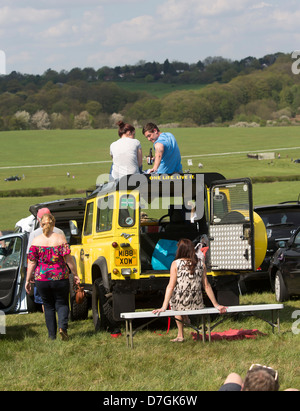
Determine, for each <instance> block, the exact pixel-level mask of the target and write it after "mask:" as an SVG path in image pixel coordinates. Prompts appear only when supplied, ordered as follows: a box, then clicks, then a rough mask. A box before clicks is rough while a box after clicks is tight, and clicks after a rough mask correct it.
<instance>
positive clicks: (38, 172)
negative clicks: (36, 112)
mask: <svg viewBox="0 0 300 411" xmlns="http://www.w3.org/2000/svg"><path fill="white" fill-rule="evenodd" d="M171 131H172V132H174V134H175V136H176V138H177V140H178V142H179V145H180V148H181V152H182V156H183V168H184V169H187V168H188V166H187V159H188V158H192V159H193V164H194V165H193V166H192V167H190V171H192V172H196V171H200V170H199V168H198V163H200V162H201V163H202V164H203V166H204V168H203V169H201V172H202V171H203V172H220V173H222V174H224V175H225V176H226V177H227V178H237V177H262V176H281V177H282V176H284V177H286V178H288V176H298V175H299V174H300V173H299V170H300V165H299V164H294V163H293V162H292V161H291V158H294V159H295V158H300V148H298V149H294V148H293V147H299V146H300V144H299V128H274V129H273V128H261V129H229V128H199V129H175V130H171ZM116 138H117V133H116V130H85V131H79V130H77V131H76V130H72V131H43V132H41V131H26V132H25V131H24V132H1V133H0V144H1V154H2V155H1V160H0V194H1V192H2V191H4V190H6V191H7V190H8V191H9V190H13V189H16V188H17V189H20V190H23V189H27V188H39V187H56V188H59V189H61V190H62V192H63V190H64V188H65V189H66V190H69V189H70V188H71V189H75V190H85V189H87V188H89V187H93V186H94V185H95V182H96V178H97V176H98V175H99V174H102V173H107V172H108V170H109V168H110V163H111V161H110V156H109V145H110V143H111V142H112V141H114V140H115V139H116ZM137 138H138V139H140V141H141V142H142V147H143V152H144V154H147V153H148V152H149V148H150V145H149V143H148V142H147V141H146V140H145V138H144V137H143V136H142V134H141V131H140V130H138V133H137ZM283 148H284V149H286V150H282V149H283ZM262 150H270V151H274V152H276V153H279V152H280V154H281V159H280V160H278V159H276V160H275V161H273V162H272V163H271V162H270V161H256V160H250V159H248V158H247V156H246V153H247V152H260V151H262ZM237 152H243V153H240V154H237ZM221 153H232V154H226V155H225V154H221ZM100 161H102V162H103V163H97V164H81V165H79V164H78V165H65V164H66V163H69V164H70V163H87V162H91V163H93V162H100ZM54 164H62V165H59V166H53V167H39V166H40V165H54ZM33 165H35V166H38V167H36V168H31V167H28V166H33ZM144 167H145V168H146V164H144ZM67 172H70V174H71V178H68V177H67ZM16 174H18V175H20V176H22V175H23V174H24V176H25V179H22V180H21V181H19V182H4V178H5V177H8V176H10V175H16ZM73 176H74V178H73ZM299 193H300V183H299V181H284V182H273V183H257V184H254V203H255V204H267V203H274V202H279V201H285V200H296V199H297V198H298V195H299ZM74 195H75V194H74ZM74 195H73V196H74ZM62 197H63V194H62V195H61V196H60V198H62ZM56 199H58V196H57V195H52V196H47V197H45V196H43V197H35V198H30V197H21V198H13V197H8V198H0V228H1V229H8V228H13V227H14V224H15V222H16V221H18V220H19V219H21V218H23V217H26V216H27V215H29V212H28V208H29V206H30V205H32V204H35V203H38V202H44V201H49V200H56ZM274 302H275V301H274V295H273V294H271V293H264V294H251V295H247V296H243V297H241V304H259V303H274ZM296 310H299V300H298V301H297V300H295V301H289V302H287V303H286V305H285V309H284V311H283V313H282V315H281V330H282V333H281V335H279V336H278V335H277V334H274V335H272V333H271V327H270V326H269V325H268V324H266V323H264V322H261V321H260V320H258V319H254V318H239V319H238V320H236V321H232V320H229V319H228V320H226V321H225V323H223V324H222V325H220V326H218V328H217V329H216V331H224V330H228V329H230V328H234V329H240V328H243V329H256V328H258V329H259V331H261V332H263V333H266V334H267V335H266V336H262V337H258V338H257V339H256V340H243V341H219V342H213V343H212V344H210V345H209V344H207V345H205V346H204V345H203V344H202V343H200V342H195V341H193V339H192V338H191V337H188V338H187V341H186V342H185V343H184V344H178V345H174V344H173V345H172V344H171V343H170V342H169V340H170V339H171V338H173V337H174V336H175V335H176V329H175V328H174V327H173V328H172V329H171V331H170V333H169V334H166V329H165V328H164V329H162V330H159V329H155V328H152V329H148V330H144V331H142V332H140V333H138V334H137V335H136V337H135V347H136V348H135V350H133V351H128V350H127V347H126V343H125V336H124V330H123V335H122V336H121V337H120V338H118V339H112V338H111V336H110V335H109V334H107V333H99V334H95V333H94V329H93V322H92V320H91V318H90V319H89V320H87V321H84V322H75V323H71V324H70V331H69V334H70V337H71V338H70V341H69V342H68V343H63V342H61V341H59V340H57V341H55V342H51V341H48V339H47V332H46V326H45V322H44V317H43V315H42V314H41V313H36V314H30V315H11V316H7V317H6V326H7V328H6V335H2V336H0V363H1V373H0V390H14V391H15V390H67V391H79V390H93V391H96V390H97V391H127V390H129V391H148V392H151V391H154V390H159V391H181V390H191V391H202V390H203V391H204V390H205V391H214V390H217V389H218V388H219V387H220V385H222V383H223V381H224V379H225V378H226V377H227V375H228V373H229V372H233V371H234V372H237V373H239V374H241V375H242V376H243V377H244V376H245V374H246V371H247V369H248V368H249V367H250V365H251V364H252V363H261V364H265V365H269V366H272V367H274V368H276V369H278V371H279V377H280V382H281V390H283V389H286V388H289V387H296V388H298V389H299V388H300V368H299V343H300V336H299V334H298V335H296V334H295V333H292V324H293V321H295V320H293V319H292V314H293V313H294V312H295V311H296ZM90 316H91V313H90ZM298 328H299V327H298ZM154 331H155V332H154Z"/></svg>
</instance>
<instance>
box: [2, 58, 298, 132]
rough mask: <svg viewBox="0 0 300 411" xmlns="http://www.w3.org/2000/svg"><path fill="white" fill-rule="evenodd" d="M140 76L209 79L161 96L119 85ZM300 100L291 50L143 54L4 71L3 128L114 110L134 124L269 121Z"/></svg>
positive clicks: (64, 123)
mask: <svg viewBox="0 0 300 411" xmlns="http://www.w3.org/2000/svg"><path fill="white" fill-rule="evenodd" d="M137 82H138V83H144V84H145V85H147V84H151V83H158V84H159V83H163V82H165V83H171V84H172V85H174V90H176V86H177V85H181V84H185V85H190V84H197V83H198V84H203V85H206V87H203V88H202V89H200V90H197V91H196V90H183V91H178V90H176V91H174V92H172V93H170V94H168V95H165V96H164V97H162V98H160V99H159V98H156V97H154V96H153V95H150V94H148V93H146V92H135V91H128V87H127V89H125V88H123V87H120V85H121V83H128V84H134V83H137ZM144 89H147V86H144ZM133 90H134V88H133ZM299 107H300V76H295V75H293V74H292V72H291V58H290V56H289V55H283V54H280V53H277V54H275V55H269V56H265V57H264V58H262V59H256V58H253V57H247V58H245V59H243V60H241V61H234V62H232V61H230V60H228V59H224V58H222V57H208V58H206V59H205V60H204V61H198V62H197V63H196V64H187V63H183V62H178V61H173V62H170V61H169V60H168V59H166V60H165V62H164V63H163V64H159V63H156V62H152V63H151V62H145V61H140V62H139V63H138V64H136V65H134V66H129V65H125V66H123V67H121V66H118V67H115V68H109V67H102V68H100V69H99V70H95V69H93V68H85V69H80V68H74V69H72V70H71V71H70V72H67V71H61V72H60V73H58V72H56V71H54V70H51V69H49V70H47V71H46V72H45V73H44V74H43V75H41V76H39V75H37V76H34V75H27V74H24V75H23V74H20V73H17V72H12V73H11V74H9V75H7V76H0V130H24V129H49V128H54V129H55V128H61V129H71V128H81V129H84V128H105V127H111V126H114V124H112V119H113V116H121V117H122V118H125V119H126V120H128V121H130V122H132V123H133V122H134V123H135V124H138V123H140V124H141V123H143V122H145V121H148V120H152V121H155V122H157V123H160V124H162V123H164V124H166V123H178V124H180V125H185V126H202V125H206V124H210V123H218V124H222V123H229V122H232V121H258V122H261V124H265V123H266V121H267V120H269V119H274V118H275V119H277V118H279V117H280V113H285V116H286V114H290V116H295V115H296V114H297V113H298V110H299ZM282 110H283V111H282ZM298 114H299V113H298ZM278 116H279V117H278Z"/></svg>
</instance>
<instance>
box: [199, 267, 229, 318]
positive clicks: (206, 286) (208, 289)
mask: <svg viewBox="0 0 300 411" xmlns="http://www.w3.org/2000/svg"><path fill="white" fill-rule="evenodd" d="M202 284H203V288H204V289H205V292H206V294H207V296H208V298H209V299H210V301H211V302H212V305H213V306H214V307H215V308H217V309H218V310H219V311H220V314H224V313H226V312H227V308H226V307H224V306H223V305H220V304H219V303H218V302H217V300H216V297H215V294H214V292H213V290H212V288H211V285H210V284H209V282H208V279H207V275H206V266H205V264H204V269H203V277H202Z"/></svg>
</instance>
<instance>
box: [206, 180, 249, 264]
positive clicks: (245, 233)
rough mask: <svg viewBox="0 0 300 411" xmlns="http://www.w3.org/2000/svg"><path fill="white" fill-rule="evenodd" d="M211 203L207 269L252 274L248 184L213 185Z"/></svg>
mask: <svg viewBox="0 0 300 411" xmlns="http://www.w3.org/2000/svg"><path fill="white" fill-rule="evenodd" d="M210 199H211V201H210V229H209V238H210V253H209V254H210V264H209V265H210V269H211V270H212V271H252V270H255V254H254V253H255V249H254V223H253V200H252V183H251V180H250V179H248V178H246V179H239V180H223V181H216V182H213V183H212V185H211V188H210Z"/></svg>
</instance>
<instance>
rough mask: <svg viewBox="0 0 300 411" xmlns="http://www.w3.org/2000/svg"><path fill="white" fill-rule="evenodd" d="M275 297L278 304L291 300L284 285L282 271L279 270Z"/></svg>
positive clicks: (276, 278) (276, 276)
mask: <svg viewBox="0 0 300 411" xmlns="http://www.w3.org/2000/svg"><path fill="white" fill-rule="evenodd" d="M275 297H276V301H278V302H283V301H287V300H288V299H289V293H288V291H287V288H286V286H285V284H284V281H283V278H282V274H281V271H280V270H278V271H277V273H276V275H275Z"/></svg>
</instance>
